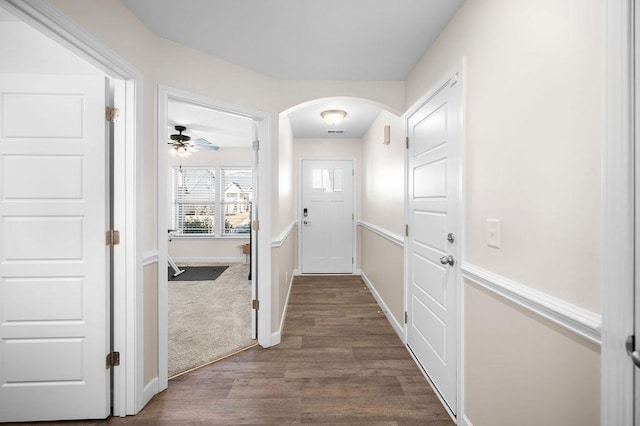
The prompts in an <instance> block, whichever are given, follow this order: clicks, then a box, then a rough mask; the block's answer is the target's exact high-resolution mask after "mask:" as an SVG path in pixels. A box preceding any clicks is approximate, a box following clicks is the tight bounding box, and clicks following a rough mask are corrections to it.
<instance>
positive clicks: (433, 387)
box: [405, 343, 471, 424]
mask: <svg viewBox="0 0 640 426" xmlns="http://www.w3.org/2000/svg"><path fill="white" fill-rule="evenodd" d="M405 347H406V348H407V352H409V355H410V356H411V358H412V359H413V361H414V362H415V363H416V365H417V366H418V369H419V370H420V372H421V373H422V375H423V376H424V378H425V379H427V383H429V386H431V389H432V390H433V393H434V394H435V395H436V396H437V397H438V399H439V400H440V403H441V404H442V406H443V407H444V409H445V411H446V412H447V414H449V417H451V420H453V422H454V423H455V424H464V423H459V421H458V419H457V418H456V415H455V414H454V413H453V411H451V408H449V405H447V403H446V402H445V401H444V399H443V398H442V395H440V392H439V391H438V388H436V385H435V384H434V383H433V382H432V381H431V377H429V375H428V374H427V372H426V371H424V368H422V365H421V364H420V361H418V358H416V356H415V354H414V353H413V352H412V351H411V349H410V348H409V345H407V344H406V343H405ZM469 424H471V423H469Z"/></svg>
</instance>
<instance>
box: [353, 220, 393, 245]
mask: <svg viewBox="0 0 640 426" xmlns="http://www.w3.org/2000/svg"><path fill="white" fill-rule="evenodd" d="M358 225H360V226H361V227H363V228H365V229H368V230H369V231H371V232H373V233H375V234H378V235H380V236H381V237H383V238H386V239H387V240H389V241H391V242H392V243H395V244H397V245H399V246H400V247H404V237H403V236H402V235H398V234H396V233H393V232H391V231H388V230H386V229H384V228H381V227H379V226H378V225H374V224H373V223H369V222H366V221H364V220H358Z"/></svg>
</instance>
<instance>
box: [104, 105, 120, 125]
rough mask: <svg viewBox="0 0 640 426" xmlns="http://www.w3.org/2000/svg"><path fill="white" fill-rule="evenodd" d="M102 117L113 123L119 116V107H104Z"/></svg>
mask: <svg viewBox="0 0 640 426" xmlns="http://www.w3.org/2000/svg"><path fill="white" fill-rule="evenodd" d="M104 118H105V120H107V122H109V123H115V122H117V121H118V119H119V118H120V109H119V108H114V107H110V106H108V107H105V108H104Z"/></svg>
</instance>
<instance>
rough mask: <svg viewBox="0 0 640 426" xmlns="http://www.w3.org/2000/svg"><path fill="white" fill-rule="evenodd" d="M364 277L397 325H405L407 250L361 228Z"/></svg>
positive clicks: (361, 260)
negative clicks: (405, 264) (405, 256)
mask: <svg viewBox="0 0 640 426" xmlns="http://www.w3.org/2000/svg"><path fill="white" fill-rule="evenodd" d="M359 235H360V238H361V241H360V253H361V254H360V256H361V259H360V262H361V266H360V268H361V269H362V273H363V274H364V275H366V277H367V279H368V280H369V281H370V282H371V285H372V286H373V287H374V288H375V289H376V291H377V292H378V294H379V295H380V297H381V298H382V300H383V301H384V303H385V305H387V308H389V312H390V313H391V315H393V318H395V320H396V322H397V323H398V324H403V323H404V290H403V289H404V283H403V281H402V280H403V277H404V274H403V265H404V262H403V256H404V247H402V246H399V245H398V244H396V243H393V242H391V241H389V240H388V239H386V238H384V237H382V236H380V235H378V234H376V233H375V232H372V231H370V230H368V229H366V228H362V227H360V233H359Z"/></svg>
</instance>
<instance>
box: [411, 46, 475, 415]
mask: <svg viewBox="0 0 640 426" xmlns="http://www.w3.org/2000/svg"><path fill="white" fill-rule="evenodd" d="M453 78H456V79H457V81H456V82H455V83H454V84H455V85H457V90H459V92H458V97H457V98H456V108H457V110H456V112H457V114H456V116H457V121H456V122H455V123H454V124H456V125H457V128H456V135H455V138H457V139H458V141H459V161H460V167H459V173H460V174H459V188H458V194H459V196H458V199H457V200H455V201H456V202H457V203H458V212H457V214H458V220H457V229H454V230H452V231H453V232H454V233H455V234H457V238H456V248H455V251H454V252H453V253H452V255H453V256H454V258H455V259H458V263H457V265H456V266H455V267H454V268H458V267H459V266H458V265H460V263H461V262H462V261H463V254H464V251H463V247H464V242H465V225H464V224H465V184H464V182H465V180H464V177H465V173H464V168H465V152H466V151H465V144H466V128H465V124H466V123H465V119H466V118H465V108H466V92H465V90H466V85H465V78H466V57H464V56H463V57H461V58H460V59H459V61H456V63H454V66H453V67H452V68H451V69H450V70H449V72H448V73H446V74H444V77H443V78H442V79H440V80H439V81H436V83H437V84H435V85H434V86H432V87H431V88H430V90H428V91H427V92H426V93H425V95H424V96H422V97H421V98H420V99H418V100H417V101H416V102H415V103H414V104H413V105H412V106H411V107H409V108H408V109H407V111H406V112H405V113H404V115H403V119H404V124H405V136H407V137H408V136H409V118H410V117H411V116H412V115H413V114H415V113H416V112H418V111H419V110H420V108H422V106H423V105H424V104H426V103H427V102H428V101H429V100H430V99H431V98H432V97H434V96H435V95H436V94H437V93H438V92H439V91H440V90H442V89H443V88H444V86H445V85H446V84H447V83H448V82H449V81H450V80H451V79H453ZM452 86H453V85H452ZM409 152H410V151H409V149H406V150H405V155H404V169H405V179H404V191H405V223H406V224H408V225H410V226H411V225H412V217H411V212H410V209H409V205H410V204H409V201H410V200H409V196H410V194H409V190H410V188H409V172H410V170H409ZM404 241H405V244H404V256H403V270H404V272H405V273H404V286H403V291H404V298H403V299H404V300H403V304H404V306H403V307H404V311H405V312H408V311H409V285H410V283H409V280H410V274H409V273H408V271H409V263H410V262H409V259H410V253H409V243H410V238H409V237H406V238H405V239H404ZM457 275H458V276H457V279H456V287H455V291H456V301H455V304H456V306H455V307H454V308H455V310H456V321H457V323H456V324H455V327H456V379H455V381H456V384H455V386H456V396H455V397H456V404H455V407H454V409H455V412H456V413H462V412H464V408H465V405H464V372H465V370H464V362H463V356H464V294H463V286H462V272H461V271H460V270H458V274H457ZM408 330H409V328H408V327H405V328H404V342H408ZM407 348H409V346H408V344H407ZM409 352H410V353H411V356H412V357H414V360H415V361H416V363H417V364H418V365H419V366H420V369H421V370H422V372H423V374H424V376H425V377H427V380H428V381H429V384H431V386H432V388H434V392H435V393H436V394H437V395H438V398H439V399H440V402H442V405H443V406H444V407H445V409H446V410H447V412H448V413H449V415H450V416H451V418H452V419H453V420H454V422H455V421H456V420H455V414H454V412H453V410H452V409H451V407H450V406H449V405H448V404H447V403H445V402H444V399H443V398H442V397H441V396H440V394H439V393H438V392H437V391H436V390H435V386H433V383H432V382H431V379H429V377H428V375H427V374H426V372H425V371H424V370H423V369H422V366H421V365H420V363H419V362H418V361H417V359H416V358H415V356H414V354H413V352H411V350H410V349H409Z"/></svg>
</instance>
